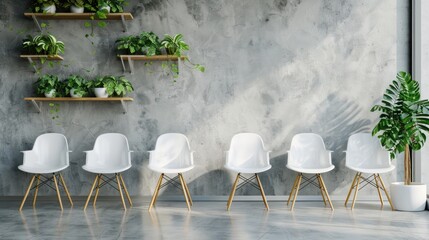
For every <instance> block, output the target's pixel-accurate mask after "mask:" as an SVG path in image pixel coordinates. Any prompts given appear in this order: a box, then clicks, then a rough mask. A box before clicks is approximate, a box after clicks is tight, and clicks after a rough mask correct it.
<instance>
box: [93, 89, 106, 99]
mask: <svg viewBox="0 0 429 240" xmlns="http://www.w3.org/2000/svg"><path fill="white" fill-rule="evenodd" d="M94 94H95V96H96V97H98V98H107V97H109V95H108V94H107V91H106V88H94Z"/></svg>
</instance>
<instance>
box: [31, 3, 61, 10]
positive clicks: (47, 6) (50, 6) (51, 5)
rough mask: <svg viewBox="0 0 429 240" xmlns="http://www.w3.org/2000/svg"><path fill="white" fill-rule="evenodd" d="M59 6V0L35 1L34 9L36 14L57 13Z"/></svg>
mask: <svg viewBox="0 0 429 240" xmlns="http://www.w3.org/2000/svg"><path fill="white" fill-rule="evenodd" d="M56 6H59V1H58V0H33V2H32V8H33V11H34V12H43V13H55V12H56V10H57V8H56Z"/></svg>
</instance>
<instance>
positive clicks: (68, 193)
mask: <svg viewBox="0 0 429 240" xmlns="http://www.w3.org/2000/svg"><path fill="white" fill-rule="evenodd" d="M59 175H60V181H61V184H62V185H63V187H64V191H65V192H66V194H67V197H68V199H69V202H70V205H72V206H73V201H72V198H71V196H70V192H69V189H68V188H67V185H66V182H65V181H64V178H63V175H61V173H60V174H59Z"/></svg>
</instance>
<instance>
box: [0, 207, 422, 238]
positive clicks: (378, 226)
mask: <svg viewBox="0 0 429 240" xmlns="http://www.w3.org/2000/svg"><path fill="white" fill-rule="evenodd" d="M134 202H135V203H134V206H133V207H132V208H130V209H129V210H127V211H124V210H122V208H121V204H120V202H119V199H100V200H99V201H98V202H97V208H93V207H92V205H90V207H88V209H87V210H86V211H83V210H82V206H83V203H84V202H83V199H81V200H75V206H74V207H73V208H70V207H69V205H68V204H67V203H66V202H65V199H64V207H65V208H64V211H63V212H61V211H60V210H59V207H58V205H57V203H56V202H55V201H54V200H41V201H39V202H38V205H37V208H35V209H33V208H32V207H31V201H28V203H27V205H26V206H25V207H24V209H23V211H22V212H19V211H18V210H17V209H18V205H19V202H18V201H13V200H10V199H9V200H1V201H0V221H1V223H0V239H151V240H152V239H175V240H180V239H234V240H235V239H371V240H373V239H429V212H428V211H424V212H415V213H410V212H398V211H395V212H393V211H391V210H390V208H389V206H388V205H387V204H386V205H385V208H384V210H380V207H379V203H378V202H365V203H357V205H356V207H355V209H354V210H353V211H352V210H350V209H346V208H345V207H344V206H343V204H342V202H334V206H335V211H333V212H332V211H331V210H330V209H329V208H325V207H323V203H321V202H297V203H296V206H295V210H294V211H293V212H292V211H290V210H289V209H288V208H286V204H285V203H284V202H270V210H269V211H266V210H265V209H264V206H263V204H262V202H234V203H233V205H232V208H231V211H230V212H227V211H225V205H226V204H225V202H195V203H194V206H193V208H192V211H190V212H188V211H187V209H186V206H185V203H184V202H165V201H164V202H161V201H160V202H158V205H157V207H156V208H154V209H153V210H152V211H151V212H150V213H149V212H148V211H147V207H148V202H147V201H146V200H141V199H140V200H139V199H134Z"/></svg>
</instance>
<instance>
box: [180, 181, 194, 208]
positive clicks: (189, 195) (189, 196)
mask: <svg viewBox="0 0 429 240" xmlns="http://www.w3.org/2000/svg"><path fill="white" fill-rule="evenodd" d="M180 175H182V179H183V183H184V184H185V189H186V193H187V195H188V199H189V203H190V204H191V206H192V205H194V203H193V202H192V197H191V192H189V188H188V184H186V181H185V178H184V177H183V174H181V173H180Z"/></svg>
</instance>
